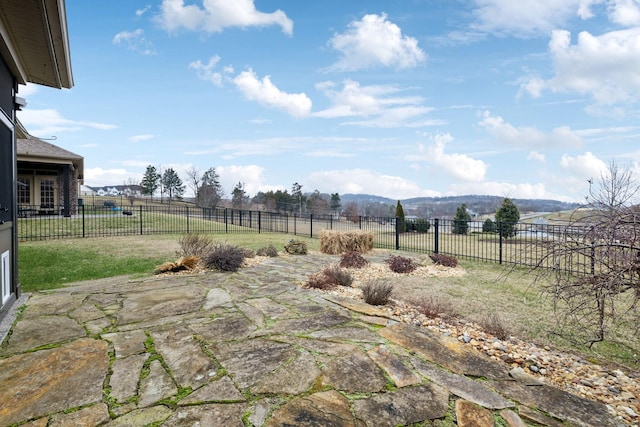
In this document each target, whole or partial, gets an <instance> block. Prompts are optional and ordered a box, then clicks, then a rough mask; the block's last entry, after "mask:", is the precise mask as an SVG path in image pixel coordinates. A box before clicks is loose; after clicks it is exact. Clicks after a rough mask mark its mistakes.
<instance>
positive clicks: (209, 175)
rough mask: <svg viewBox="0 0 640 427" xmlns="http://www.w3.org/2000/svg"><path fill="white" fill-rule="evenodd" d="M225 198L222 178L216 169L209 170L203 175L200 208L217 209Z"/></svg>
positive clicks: (199, 191)
mask: <svg viewBox="0 0 640 427" xmlns="http://www.w3.org/2000/svg"><path fill="white" fill-rule="evenodd" d="M222 196H224V191H223V190H222V185H221V184H220V177H219V176H218V174H217V173H216V170H215V168H209V169H207V170H206V171H205V172H204V173H203V174H202V179H201V184H200V188H199V189H198V199H197V202H198V206H202V207H206V208H215V207H216V206H217V205H218V203H220V200H221V199H222Z"/></svg>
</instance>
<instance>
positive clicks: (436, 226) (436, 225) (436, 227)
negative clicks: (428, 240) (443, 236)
mask: <svg viewBox="0 0 640 427" xmlns="http://www.w3.org/2000/svg"><path fill="white" fill-rule="evenodd" d="M433 231H434V233H433V253H434V254H437V253H438V252H439V251H440V220H439V219H438V218H436V219H434V220H433Z"/></svg>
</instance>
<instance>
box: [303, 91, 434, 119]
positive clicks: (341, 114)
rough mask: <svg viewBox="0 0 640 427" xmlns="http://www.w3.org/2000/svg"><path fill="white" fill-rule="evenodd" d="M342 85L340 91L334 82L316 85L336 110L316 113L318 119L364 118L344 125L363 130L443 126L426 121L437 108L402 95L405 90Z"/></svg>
mask: <svg viewBox="0 0 640 427" xmlns="http://www.w3.org/2000/svg"><path fill="white" fill-rule="evenodd" d="M342 84H343V86H342V89H340V90H336V89H335V86H336V84H335V83H333V82H322V83H318V84H317V85H316V89H318V90H320V91H322V92H323V93H324V95H325V96H326V97H327V98H329V100H330V101H331V103H332V106H331V107H329V108H327V109H324V110H321V111H317V112H315V113H313V116H314V117H322V118H361V120H350V121H347V122H345V123H343V124H350V125H358V126H363V127H385V128H392V127H422V126H432V125H435V124H442V122H441V121H437V120H434V119H428V118H427V117H426V115H427V114H428V113H430V112H431V111H432V110H433V108H431V107H427V106H424V105H422V104H423V102H424V99H423V98H422V97H419V96H401V95H398V93H399V92H401V91H402V90H401V89H400V88H398V87H397V86H394V85H371V86H361V85H360V83H358V82H356V81H353V80H350V79H347V80H345V81H343V83H342Z"/></svg>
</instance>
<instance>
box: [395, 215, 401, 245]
mask: <svg viewBox="0 0 640 427" xmlns="http://www.w3.org/2000/svg"><path fill="white" fill-rule="evenodd" d="M399 219H400V218H398V217H396V251H397V250H400V221H399Z"/></svg>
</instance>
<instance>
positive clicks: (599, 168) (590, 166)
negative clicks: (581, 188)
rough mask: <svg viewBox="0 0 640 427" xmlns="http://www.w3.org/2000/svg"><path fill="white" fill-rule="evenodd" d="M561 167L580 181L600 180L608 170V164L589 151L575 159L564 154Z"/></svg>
mask: <svg viewBox="0 0 640 427" xmlns="http://www.w3.org/2000/svg"><path fill="white" fill-rule="evenodd" d="M560 166H561V167H562V169H563V170H564V171H565V172H566V173H568V174H569V175H570V176H571V177H572V178H573V179H574V180H580V181H586V180H588V179H598V178H600V176H601V175H602V173H603V172H605V171H606V170H607V164H606V163H605V162H604V161H602V160H601V159H599V158H598V157H596V156H594V155H593V153H591V152H589V151H587V152H586V153H584V154H581V155H578V156H575V157H572V156H569V155H567V154H564V155H563V156H562V158H561V160H560Z"/></svg>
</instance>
